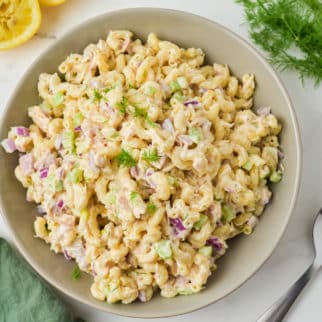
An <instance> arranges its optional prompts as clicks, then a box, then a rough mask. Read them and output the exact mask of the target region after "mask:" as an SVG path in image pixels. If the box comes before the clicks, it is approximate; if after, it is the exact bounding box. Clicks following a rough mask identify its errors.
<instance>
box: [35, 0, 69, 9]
mask: <svg viewBox="0 0 322 322" xmlns="http://www.w3.org/2000/svg"><path fill="white" fill-rule="evenodd" d="M64 2H65V0H39V3H40V4H41V5H42V6H49V7H52V6H58V5H59V4H62V3H64Z"/></svg>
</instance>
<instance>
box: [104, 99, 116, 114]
mask: <svg viewBox="0 0 322 322" xmlns="http://www.w3.org/2000/svg"><path fill="white" fill-rule="evenodd" d="M104 104H105V108H106V110H107V112H108V113H109V114H110V115H111V116H115V115H116V111H115V109H114V108H113V107H112V106H111V105H110V104H108V103H107V102H105V103H104Z"/></svg>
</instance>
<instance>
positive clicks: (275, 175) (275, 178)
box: [269, 170, 282, 183]
mask: <svg viewBox="0 0 322 322" xmlns="http://www.w3.org/2000/svg"><path fill="white" fill-rule="evenodd" d="M269 180H270V181H271V182H274V183H277V182H280V181H281V180H282V173H281V171H279V170H274V171H273V172H272V173H271V175H270V176H269Z"/></svg>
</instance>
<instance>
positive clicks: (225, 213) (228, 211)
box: [221, 205, 236, 223]
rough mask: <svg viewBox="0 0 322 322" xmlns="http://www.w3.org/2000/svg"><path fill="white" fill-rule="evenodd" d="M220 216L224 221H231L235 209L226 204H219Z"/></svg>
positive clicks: (234, 214)
mask: <svg viewBox="0 0 322 322" xmlns="http://www.w3.org/2000/svg"><path fill="white" fill-rule="evenodd" d="M221 211H222V218H223V220H224V222H225V223H227V222H231V221H232V220H233V219H234V218H235V217H236V211H235V210H234V209H232V208H231V207H229V206H228V205H222V206H221Z"/></svg>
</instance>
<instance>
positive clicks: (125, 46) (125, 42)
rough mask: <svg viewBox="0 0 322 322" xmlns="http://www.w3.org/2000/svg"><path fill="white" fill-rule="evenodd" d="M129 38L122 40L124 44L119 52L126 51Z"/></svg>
mask: <svg viewBox="0 0 322 322" xmlns="http://www.w3.org/2000/svg"><path fill="white" fill-rule="evenodd" d="M130 41H131V40H130V38H126V39H125V40H124V43H123V46H122V48H121V51H122V52H124V51H126V50H127V47H128V46H129V44H130Z"/></svg>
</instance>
